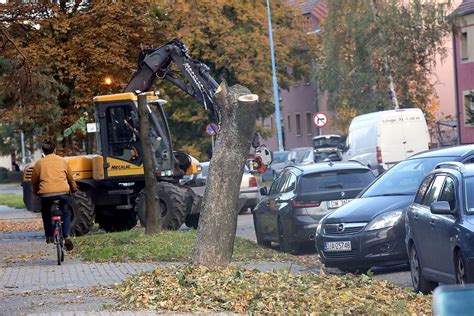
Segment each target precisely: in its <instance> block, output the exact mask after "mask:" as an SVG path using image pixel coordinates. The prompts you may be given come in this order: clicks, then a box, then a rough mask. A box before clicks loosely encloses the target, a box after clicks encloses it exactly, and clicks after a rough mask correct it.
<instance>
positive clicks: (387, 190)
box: [361, 157, 457, 198]
mask: <svg viewBox="0 0 474 316" xmlns="http://www.w3.org/2000/svg"><path fill="white" fill-rule="evenodd" d="M456 159H457V158H456V157H427V158H418V159H409V160H405V161H402V162H400V163H399V164H397V165H395V166H393V167H392V168H391V169H389V170H387V171H386V172H385V173H384V174H382V175H381V176H380V178H378V179H377V181H375V182H374V183H373V184H372V185H371V186H370V187H369V188H368V189H367V190H366V191H365V192H364V193H363V194H362V196H361V197H363V198H364V197H373V196H384V195H414V194H415V193H416V191H417V190H418V187H419V186H420V183H421V181H423V178H424V177H425V175H426V174H427V173H428V172H430V171H431V170H433V168H434V167H435V166H436V165H437V164H438V163H441V162H445V161H452V160H456Z"/></svg>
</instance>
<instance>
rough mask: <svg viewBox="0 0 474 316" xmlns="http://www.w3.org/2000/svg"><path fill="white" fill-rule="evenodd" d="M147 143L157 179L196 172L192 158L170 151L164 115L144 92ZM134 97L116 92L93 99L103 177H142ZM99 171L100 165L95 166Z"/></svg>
mask: <svg viewBox="0 0 474 316" xmlns="http://www.w3.org/2000/svg"><path fill="white" fill-rule="evenodd" d="M147 99H148V102H147V103H148V109H149V113H150V116H149V119H150V131H149V133H148V135H149V137H150V143H151V146H152V152H153V165H154V167H155V171H156V174H157V176H160V177H175V178H180V177H181V176H183V175H184V174H193V173H197V172H199V167H198V164H199V163H198V162H197V160H195V159H193V158H192V157H190V156H188V155H186V154H184V153H180V152H173V147H172V143H171V141H170V139H171V137H170V132H169V129H168V123H167V121H166V116H165V113H164V111H163V109H162V107H161V104H160V103H159V102H158V98H157V96H155V95H154V94H153V93H148V96H147ZM137 102H138V98H137V96H136V94H134V93H130V92H127V93H119V94H112V95H104V96H97V97H95V98H94V106H95V113H96V120H97V122H98V128H99V133H97V143H98V148H99V155H100V157H101V159H103V161H102V162H99V165H102V166H103V178H106V179H107V178H120V177H127V178H128V177H130V176H134V175H137V176H138V175H142V174H143V161H142V147H141V143H142V142H141V139H140V134H139V119H138V110H137V106H138V104H137ZM99 168H100V166H99Z"/></svg>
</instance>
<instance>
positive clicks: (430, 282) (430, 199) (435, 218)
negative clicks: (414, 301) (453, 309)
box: [406, 162, 474, 293]
mask: <svg viewBox="0 0 474 316" xmlns="http://www.w3.org/2000/svg"><path fill="white" fill-rule="evenodd" d="M473 192H474V165H463V164H462V163H459V162H448V163H443V164H440V165H438V167H437V168H436V169H435V170H434V171H432V172H431V173H430V174H428V175H427V176H426V177H425V178H424V180H423V182H422V183H421V185H420V187H419V189H418V192H417V194H416V196H415V200H414V202H413V203H412V204H411V205H410V207H409V208H408V211H407V213H406V231H407V234H406V247H407V250H408V253H409V260H410V270H411V280H412V283H413V288H414V289H415V291H416V292H422V293H429V292H431V291H432V290H434V288H435V287H436V286H437V285H438V282H440V283H446V284H449V283H457V284H465V283H472V282H474V243H473V240H474V237H473V236H474V194H473Z"/></svg>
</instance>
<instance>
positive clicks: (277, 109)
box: [267, 0, 283, 151]
mask: <svg viewBox="0 0 474 316" xmlns="http://www.w3.org/2000/svg"><path fill="white" fill-rule="evenodd" d="M267 15H268V34H269V37H270V54H271V59H272V81H273V100H274V102H275V120H276V128H277V139H278V150H279V151H283V135H282V132H281V119H280V97H279V95H278V83H277V78H276V69H275V51H274V49H273V31H272V15H271V13H270V0H267Z"/></svg>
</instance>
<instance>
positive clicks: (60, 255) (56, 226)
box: [54, 221, 64, 266]
mask: <svg viewBox="0 0 474 316" xmlns="http://www.w3.org/2000/svg"><path fill="white" fill-rule="evenodd" d="M54 243H55V244H56V254H57V257H58V266H60V265H61V262H62V261H63V260H64V253H63V249H62V248H63V247H62V238H61V224H60V223H59V221H55V224H54Z"/></svg>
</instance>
